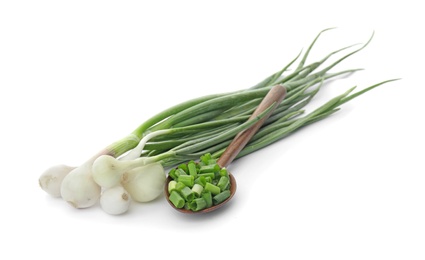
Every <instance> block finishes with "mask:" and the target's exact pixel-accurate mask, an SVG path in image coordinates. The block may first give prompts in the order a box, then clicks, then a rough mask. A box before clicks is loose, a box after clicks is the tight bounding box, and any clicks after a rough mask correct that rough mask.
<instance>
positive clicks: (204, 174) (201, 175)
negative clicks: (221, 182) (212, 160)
mask: <svg viewBox="0 0 425 260" xmlns="http://www.w3.org/2000/svg"><path fill="white" fill-rule="evenodd" d="M198 176H199V177H205V178H207V177H210V178H211V179H214V178H215V174H214V173H213V172H205V173H200V174H198Z"/></svg>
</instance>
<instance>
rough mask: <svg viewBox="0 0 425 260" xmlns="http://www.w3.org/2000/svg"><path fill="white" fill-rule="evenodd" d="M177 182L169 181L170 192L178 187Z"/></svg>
mask: <svg viewBox="0 0 425 260" xmlns="http://www.w3.org/2000/svg"><path fill="white" fill-rule="evenodd" d="M176 186H177V182H176V181H170V182H169V183H168V193H171V192H172V191H173V190H175V189H176Z"/></svg>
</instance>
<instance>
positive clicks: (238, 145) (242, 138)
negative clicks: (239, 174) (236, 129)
mask: <svg viewBox="0 0 425 260" xmlns="http://www.w3.org/2000/svg"><path fill="white" fill-rule="evenodd" d="M285 95H286V88H285V87H284V86H283V85H276V86H274V87H273V88H271V89H270V91H269V92H268V93H267V95H266V96H265V97H264V99H263V100H262V101H261V103H260V104H259V105H258V107H257V109H256V110H255V111H254V113H252V115H251V117H250V118H249V119H252V118H254V117H256V116H258V115H259V114H261V113H262V112H264V110H266V109H267V108H269V107H270V106H271V105H272V104H273V103H275V105H274V107H273V108H272V110H271V111H270V112H269V113H268V114H267V115H265V116H264V117H263V118H262V119H261V120H260V121H258V122H257V123H255V124H254V125H253V126H251V127H250V128H248V129H246V130H244V131H242V132H240V133H239V134H237V135H236V136H235V138H234V139H233V141H232V142H231V143H230V144H229V146H228V147H227V148H226V150H225V151H224V152H223V154H222V155H221V157H220V159H218V161H217V163H218V165H220V166H221V167H227V166H228V165H229V164H230V163H231V162H232V161H233V160H234V159H235V158H236V156H237V155H238V154H239V152H240V151H241V150H242V149H243V148H244V147H245V145H246V144H247V143H248V142H249V140H251V137H252V136H253V135H254V134H255V133H256V132H257V131H258V129H260V127H261V126H262V125H263V124H264V122H265V121H266V120H267V118H269V116H270V115H271V114H272V113H273V111H274V110H275V108H276V107H277V106H278V105H279V104H280V102H282V100H283V98H284V97H285Z"/></svg>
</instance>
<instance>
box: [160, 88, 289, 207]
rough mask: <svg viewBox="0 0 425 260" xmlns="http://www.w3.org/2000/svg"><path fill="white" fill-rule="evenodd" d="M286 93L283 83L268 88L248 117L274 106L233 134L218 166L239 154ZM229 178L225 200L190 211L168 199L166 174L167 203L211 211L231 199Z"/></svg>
mask: <svg viewBox="0 0 425 260" xmlns="http://www.w3.org/2000/svg"><path fill="white" fill-rule="evenodd" d="M285 95H286V89H285V87H284V86H283V85H276V86H274V87H273V88H271V89H270V91H269V92H268V93H267V95H266V96H265V97H264V99H263V100H262V101H261V103H260V104H259V105H258V107H257V109H256V110H255V111H254V113H252V115H251V117H250V119H252V118H254V117H256V116H258V115H259V114H261V113H262V112H264V111H265V110H266V109H267V108H269V107H270V106H271V105H273V104H274V107H273V108H272V110H270V112H269V113H268V114H267V115H265V116H264V117H263V118H262V119H261V120H260V121H258V122H257V123H255V124H254V125H253V126H251V127H250V128H248V129H246V130H244V131H242V132H240V133H239V134H237V135H236V136H235V138H234V139H233V141H232V142H231V143H230V144H229V146H228V147H227V148H226V150H225V151H224V153H223V154H222V155H221V157H220V158H219V159H218V161H217V164H218V165H219V166H220V167H227V166H228V165H229V164H230V163H231V162H232V161H233V160H234V159H235V158H236V156H237V155H238V154H239V152H240V151H241V150H242V149H243V148H244V147H245V145H246V144H247V143H248V142H249V140H251V138H252V136H253V135H254V134H255V133H256V132H257V131H258V129H260V127H261V126H262V125H263V124H264V122H265V121H266V120H267V118H269V116H270V115H271V114H272V113H273V111H274V109H275V108H276V107H277V106H278V105H279V104H280V102H282V100H283V98H284V97H285ZM229 177H230V178H229V179H230V197H229V198H227V199H226V200H225V201H223V202H222V203H220V204H217V205H214V206H212V207H209V208H206V209H203V210H199V211H192V210H187V209H184V208H181V209H179V208H176V207H175V206H174V204H173V203H172V202H171V201H170V200H169V196H170V194H169V192H168V183H169V182H170V181H171V180H172V179H171V177H170V176H168V178H167V181H166V183H165V187H164V190H165V197H166V199H167V201H168V203H169V204H170V205H171V206H172V207H173V208H174V209H176V210H177V211H180V212H182V213H187V214H195V213H206V212H211V211H213V210H216V209H218V208H220V207H221V206H223V205H224V204H226V203H227V202H229V201H230V199H232V197H233V195H235V192H236V180H235V177H233V175H232V174H231V173H230V172H229Z"/></svg>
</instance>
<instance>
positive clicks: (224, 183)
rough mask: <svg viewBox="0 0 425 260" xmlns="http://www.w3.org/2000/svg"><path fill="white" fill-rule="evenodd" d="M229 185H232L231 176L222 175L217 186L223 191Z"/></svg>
mask: <svg viewBox="0 0 425 260" xmlns="http://www.w3.org/2000/svg"><path fill="white" fill-rule="evenodd" d="M229 185H230V182H229V178H227V177H226V176H221V177H220V180H219V181H218V183H217V186H218V187H219V188H220V190H222V191H224V190H226V189H227V187H228V186H229Z"/></svg>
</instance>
